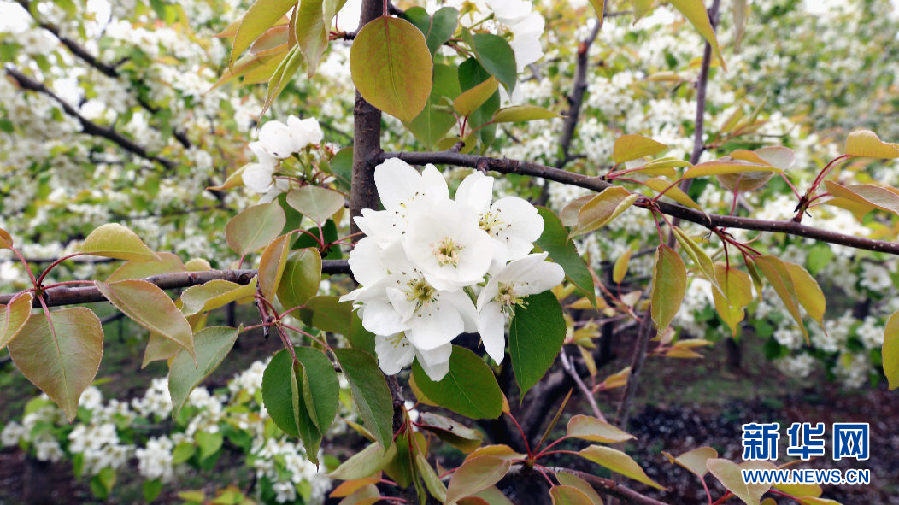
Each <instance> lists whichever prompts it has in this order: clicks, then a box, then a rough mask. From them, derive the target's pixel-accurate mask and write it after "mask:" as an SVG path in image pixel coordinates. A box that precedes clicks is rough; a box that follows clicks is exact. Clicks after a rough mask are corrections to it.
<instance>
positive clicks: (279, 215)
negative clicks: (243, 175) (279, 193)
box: [225, 201, 286, 256]
mask: <svg viewBox="0 0 899 505" xmlns="http://www.w3.org/2000/svg"><path fill="white" fill-rule="evenodd" d="M285 222H286V219H285V217H284V209H282V208H281V206H280V205H279V204H278V202H277V201H274V202H270V203H264V204H261V205H254V206H253V207H248V208H246V209H244V210H243V211H242V212H241V213H240V214H238V215H236V216H234V217H232V218H231V220H229V221H228V224H227V225H226V226H225V240H226V241H227V242H228V245H229V246H230V247H231V249H233V250H234V252H236V253H237V254H239V255H241V256H243V255H245V254H247V253H251V252H253V251H255V250H257V249H259V248H261V247H262V246H264V245H266V244H268V243H269V242H271V241H272V239H274V238H275V237H277V236H278V234H279V233H281V230H282V229H283V228H284V223H285Z"/></svg>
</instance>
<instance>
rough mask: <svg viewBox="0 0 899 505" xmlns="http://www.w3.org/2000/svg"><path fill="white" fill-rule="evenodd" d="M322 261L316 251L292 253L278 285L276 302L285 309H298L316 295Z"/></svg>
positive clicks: (311, 249)
mask: <svg viewBox="0 0 899 505" xmlns="http://www.w3.org/2000/svg"><path fill="white" fill-rule="evenodd" d="M321 275H322V260H321V256H320V255H319V252H318V249H314V248H308V249H300V250H299V251H292V252H291V253H290V254H289V255H288V257H287V263H286V264H285V267H284V274H283V275H282V276H281V282H280V283H278V291H277V293H278V300H279V301H280V302H281V305H283V306H284V307H285V308H287V309H292V308H294V307H298V306H300V305H302V304H304V303H306V301H307V300H309V299H310V298H312V297H313V296H315V294H316V293H318V286H319V283H320V282H321Z"/></svg>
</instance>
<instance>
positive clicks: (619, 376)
mask: <svg viewBox="0 0 899 505" xmlns="http://www.w3.org/2000/svg"><path fill="white" fill-rule="evenodd" d="M630 375H631V367H629V366H628V367H624V368H623V369H621V370H620V371H618V372H615V373H613V374H612V375H610V376H608V377H606V378H605V380H603V381H602V382H601V383H600V384H599V388H600V389H602V390H604V391H605V390H609V389H615V388H620V387H624V386H625V385H627V378H628V377H630Z"/></svg>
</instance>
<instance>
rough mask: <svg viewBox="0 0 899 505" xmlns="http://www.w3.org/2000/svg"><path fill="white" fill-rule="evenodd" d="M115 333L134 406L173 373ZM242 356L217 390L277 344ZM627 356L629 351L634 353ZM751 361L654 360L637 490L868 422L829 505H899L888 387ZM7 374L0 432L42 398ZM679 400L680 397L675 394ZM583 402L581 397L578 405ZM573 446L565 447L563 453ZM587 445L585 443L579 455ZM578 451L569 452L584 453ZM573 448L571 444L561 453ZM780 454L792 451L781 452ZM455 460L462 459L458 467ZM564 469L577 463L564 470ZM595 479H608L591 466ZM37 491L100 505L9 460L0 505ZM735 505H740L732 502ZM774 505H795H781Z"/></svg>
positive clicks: (750, 342)
mask: <svg viewBox="0 0 899 505" xmlns="http://www.w3.org/2000/svg"><path fill="white" fill-rule="evenodd" d="M118 324H119V323H118V322H115V323H111V324H109V325H107V326H106V334H107V337H106V338H107V345H106V349H105V352H106V356H105V359H104V362H103V366H102V368H101V371H100V374H99V377H103V378H110V379H113V380H111V381H110V382H109V383H107V384H106V385H105V386H103V389H104V393H105V394H106V396H107V397H109V396H116V397H119V398H127V397H129V396H132V395H134V394H136V393H139V392H141V391H142V390H143V387H144V385H145V384H146V383H147V382H148V381H149V380H150V379H151V378H153V377H161V376H163V375H164V374H165V366H164V364H161V363H157V364H155V365H152V366H150V367H148V368H147V369H144V370H139V369H138V367H139V363H140V357H141V353H142V348H141V346H138V345H128V344H129V342H130V343H131V344H136V342H137V341H138V338H142V337H126V336H125V335H140V334H141V332H140V331H139V330H135V329H134V328H133V327H131V326H130V323H129V322H126V321H123V322H122V327H121V329H122V333H121V335H119V334H118V333H119V332H118V327H117V326H116V325H118ZM240 342H241V344H240V345H241V348H240V351H241V352H237V353H232V354H231V355H230V356H229V357H228V359H226V361H225V363H224V364H223V366H222V368H221V369H220V370H219V371H217V372H216V373H215V375H214V376H213V377H212V378H211V381H212V382H213V383H216V384H218V385H222V384H224V382H225V381H226V380H227V378H229V377H230V376H232V375H233V374H234V373H235V372H237V371H239V370H241V369H243V368H244V367H246V366H247V365H249V363H251V362H252V361H253V360H256V359H262V358H264V357H265V356H266V355H268V354H270V353H271V352H273V351H274V350H276V349H277V348H278V345H279V343H278V342H277V339H274V338H269V339H268V340H264V339H262V337H261V336H259V335H248V336H246V337H243V336H242V337H241V339H240ZM625 347H626V344H625ZM742 349H743V353H744V355H743V359H742V366H741V368H740V369H739V370H734V369H729V368H727V366H726V363H727V359H726V355H725V354H726V351H725V345H724V343H723V342H722V343H719V344H718V345H716V346H715V347H713V348H711V349H709V350H708V351H706V352H705V354H706V356H707V357H706V358H705V359H703V360H678V359H670V358H655V357H650V358H649V359H648V360H647V364H646V367H645V369H644V371H643V374H642V375H641V377H640V388H639V391H638V394H637V397H636V398H635V403H634V409H633V415H632V417H631V424H630V428H629V431H630V432H631V433H633V434H634V435H635V436H637V441H636V442H634V443H631V444H628V446H627V447H626V448H625V449H626V450H627V452H628V453H630V454H632V455H633V456H634V457H635V458H636V459H637V460H638V461H639V462H640V463H641V464H642V465H643V466H644V468H646V470H647V473H648V474H649V476H650V477H652V478H653V479H655V480H657V481H659V482H661V483H663V484H665V485H667V486H668V490H667V491H665V492H656V491H653V490H651V489H650V488H647V487H644V486H642V485H640V484H638V483H632V484H633V487H634V488H635V489H639V490H640V491H643V492H646V493H647V494H651V495H653V496H655V497H658V498H659V499H662V500H664V501H667V502H669V503H672V504H694V503H695V504H703V503H707V501H706V498H705V493H704V492H703V490H702V487H701V486H700V484H699V481H698V480H697V479H696V478H695V477H694V476H692V475H691V474H689V473H688V472H687V471H686V470H683V469H681V468H679V467H676V466H673V465H671V464H669V463H668V462H667V461H666V459H665V457H664V456H663V455H662V454H661V451H668V452H670V453H672V454H675V455H677V454H680V453H682V452H684V451H686V450H689V449H692V448H695V447H699V446H703V445H709V446H712V447H714V448H715V449H716V450H718V452H719V453H720V454H721V455H722V456H723V457H727V458H729V459H737V460H739V458H740V452H741V450H742V445H741V425H742V424H743V423H747V422H773V421H778V422H780V424H781V427H782V430H781V431H782V440H783V439H786V435H785V428H786V426H788V425H789V424H790V423H791V422H793V421H804V422H813V423H814V422H824V423H826V424H827V425H828V429H829V425H830V423H832V422H834V421H862V422H869V423H871V457H870V459H869V460H868V461H866V462H864V463H856V462H854V461H853V460H849V461H848V462H846V461H845V460H844V461H843V462H841V463H840V465H839V466H840V467H857V468H870V469H871V471H872V474H873V475H872V484H871V485H870V486H854V487H853V486H843V487H833V486H831V487H826V488H825V492H824V497H827V498H831V499H835V500H838V501H840V502H842V503H843V504H845V505H869V504H878V505H892V504H899V422H897V421H896V420H899V402H897V401H896V394H897V393H895V392H892V393H891V392H888V391H887V390H886V387H885V385H884V384H881V385H880V386H877V387H867V388H866V389H862V390H858V391H846V390H844V389H842V388H840V387H839V385H838V384H835V383H833V382H828V381H827V380H826V379H825V378H823V377H822V376H818V375H815V376H813V377H810V378H808V379H805V380H802V381H796V380H792V379H788V378H786V377H784V376H783V375H781V374H780V373H778V372H776V371H775V370H774V369H773V368H772V366H771V364H770V363H769V362H768V361H766V360H765V359H764V357H763V356H762V352H761V342H759V341H757V340H754V339H753V338H752V337H746V340H745V341H744V342H743V344H742ZM619 354H620V355H621V356H622V358H621V359H619V360H617V361H616V362H613V363H611V364H609V365H607V366H606V367H605V368H604V369H603V371H614V370H618V369H620V368H621V367H622V366H625V365H626V364H627V359H626V358H625V356H628V355H629V354H630V351H629V349H626V348H623V349H622V352H619ZM2 366H3V368H2V369H0V391H2V394H0V423H3V422H6V421H7V420H9V419H10V418H13V417H16V416H19V415H20V413H21V408H22V405H23V403H24V401H26V400H27V399H28V398H30V397H31V396H32V395H33V394H34V393H35V390H34V388H33V387H32V386H30V385H29V384H28V383H27V382H25V381H24V380H23V379H21V376H20V375H19V374H17V373H14V372H15V371H14V370H13V369H12V367H11V366H10V364H8V363H7V364H4V365H2ZM672 385H673V386H674V388H673V390H674V391H675V392H676V395H672V394H671V391H672V388H671V386H672ZM576 397H577V396H575V398H576ZM599 400H600V407H601V408H603V410H606V411H607V412H610V413H611V412H612V411H614V409H615V408H617V396H616V393H607V394H605V395H601V396H600V397H599ZM588 410H589V408H588V407H587V406H586V405H585V404H582V403H580V402H572V404H570V405H569V413H574V412H578V411H579V412H587V411H588ZM566 443H567V442H566ZM581 445H582V444H581ZM581 445H577V446H575V445H574V444H572V445H571V447H570V448H576V447H577V448H579V447H581ZM563 447H564V444H563ZM781 450H783V448H781ZM829 455H830V452H828V456H826V457H825V458H820V459H819V460H817V461H812V462H810V463H808V464H806V466H807V467H809V468H829V467H832V465H834V463H833V462H832V461H830V459H829ZM452 459H455V458H452ZM559 462H560V463H564V464H572V465H575V464H580V463H578V462H574V461H571V460H568V461H566V460H560V461H559ZM582 468H583V469H584V470H587V471H594V472H595V471H600V472H601V470H598V468H597V467H595V466H593V467H591V466H589V464H583V466H582ZM247 473H248V472H247V471H246V470H245V468H244V467H243V464H242V463H241V462H240V461H237V460H234V459H233V458H230V459H229V458H228V457H226V458H223V459H222V460H221V461H220V462H219V464H218V465H217V467H216V469H215V470H214V471H213V473H211V475H217V476H218V478H217V481H219V482H220V483H222V484H225V483H229V482H241V483H243V484H246V482H247V481H248V478H249V476H248V475H246V474H247ZM180 478H182V479H184V480H182V484H183V485H182V488H184V489H190V488H199V487H202V486H203V485H204V483H205V484H207V485H208V482H206V481H204V480H203V478H202V477H201V476H197V475H189V474H188V475H184V476H181V477H180ZM120 479H121V481H122V484H123V485H122V486H121V489H120V490H117V492H116V494H115V495H114V496H113V497H112V498H111V499H110V501H109V503H132V502H133V500H135V498H136V497H137V496H140V490H139V487H138V486H137V485H136V484H135V483H133V482H132V483H130V484H129V478H128V477H127V476H121V477H120ZM706 480H707V482H708V483H709V484H710V486H711V487H712V489H713V495H714V496H716V497H717V496H720V495H721V494H722V493H723V489H722V488H720V486H718V485H717V484H716V483H715V479H714V478H712V477H707V479H706ZM26 481H28V482H30V483H31V485H32V486H35V485H39V486H40V487H41V490H49V495H50V496H51V499H52V501H53V502H54V503H73V504H74V503H96V500H95V499H93V498H92V497H91V494H90V491H89V488H88V486H87V485H86V483H85V482H81V481H78V480H75V479H73V478H72V474H71V466H70V464H68V463H65V462H63V463H60V464H54V465H35V464H33V463H31V464H29V463H28V462H27V461H26V458H25V457H24V455H23V454H22V453H21V451H17V450H9V449H7V450H4V451H2V452H0V504H4V505H6V504H8V505H18V504H20V503H26V502H25V501H23V498H22V496H23V490H24V484H25V482H26ZM157 503H177V498H176V495H175V494H174V493H172V492H166V493H164V494H163V496H162V498H161V499H160V500H159V501H158V502H157ZM729 503H735V501H734V502H729ZM777 503H782V504H788V503H794V502H793V501H792V500H788V499H783V498H779V499H778V501H777Z"/></svg>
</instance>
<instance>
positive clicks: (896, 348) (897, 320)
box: [881, 312, 899, 389]
mask: <svg viewBox="0 0 899 505" xmlns="http://www.w3.org/2000/svg"><path fill="white" fill-rule="evenodd" d="M881 352H882V353H883V374H884V375H886V378H887V381H888V382H889V383H890V389H896V388H897V387H899V312H894V313H893V315H892V316H890V319H889V320H888V321H887V324H886V326H885V327H884V329H883V349H882V351H881Z"/></svg>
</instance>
